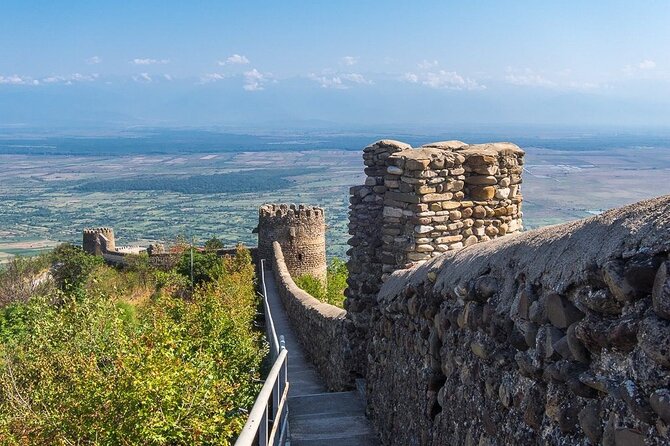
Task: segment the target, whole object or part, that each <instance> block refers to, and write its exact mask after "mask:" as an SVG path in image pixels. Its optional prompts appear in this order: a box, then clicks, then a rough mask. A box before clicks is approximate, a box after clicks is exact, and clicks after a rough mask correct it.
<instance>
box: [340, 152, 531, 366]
mask: <svg viewBox="0 0 670 446" xmlns="http://www.w3.org/2000/svg"><path fill="white" fill-rule="evenodd" d="M523 157H524V152H523V150H521V149H520V148H519V147H518V146H516V145H514V144H512V143H505V142H503V143H490V144H474V145H469V144H466V143H464V142H462V141H441V142H436V143H431V144H426V145H424V146H421V147H419V148H412V147H411V146H410V145H409V144H405V143H402V142H399V141H393V140H382V141H378V142H376V143H374V144H371V145H370V146H368V147H366V148H365V149H363V162H364V164H365V166H366V167H365V173H366V175H367V177H366V179H365V183H364V184H363V185H361V186H356V187H352V188H351V190H350V194H351V195H350V211H349V233H350V234H351V239H350V240H349V245H350V246H351V249H350V250H349V251H348V254H349V256H350V257H349V262H348V264H347V266H348V269H349V279H348V285H349V288H348V289H347V301H346V306H347V309H348V310H349V313H348V317H349V318H350V319H351V321H352V322H353V324H352V325H351V327H352V330H353V332H352V334H351V338H352V348H353V349H354V351H355V355H356V356H357V358H358V360H357V361H355V363H356V364H357V365H358V366H360V367H362V366H363V364H365V357H366V353H365V349H366V348H367V344H368V341H369V339H368V338H369V336H368V334H367V330H368V327H369V325H370V318H371V316H372V311H373V307H374V306H375V304H376V296H377V293H378V291H379V289H380V287H381V286H382V284H383V283H384V281H385V280H387V278H388V277H389V275H390V274H391V273H393V272H394V271H397V270H399V269H406V268H409V267H412V266H413V265H416V264H421V263H423V262H426V261H428V260H430V259H432V258H434V257H437V256H440V255H442V254H444V253H445V252H448V251H454V250H459V249H462V248H464V247H467V246H471V245H473V244H475V243H479V242H483V241H487V240H491V239H494V238H497V237H500V236H504V235H507V234H513V233H516V232H519V231H521V230H522V227H523V225H522V220H521V217H522V212H521V205H522V195H521V191H520V184H521V173H522V170H523ZM360 373H361V374H363V371H362V370H361V371H360Z"/></svg>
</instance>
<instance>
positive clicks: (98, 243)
mask: <svg viewBox="0 0 670 446" xmlns="http://www.w3.org/2000/svg"><path fill="white" fill-rule="evenodd" d="M82 248H83V249H84V251H85V252H87V253H89V254H92V255H103V254H105V253H107V252H115V251H116V240H115V238H114V229H113V228H110V227H99V228H86V229H84V231H83V234H82Z"/></svg>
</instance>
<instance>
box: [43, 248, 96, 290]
mask: <svg viewBox="0 0 670 446" xmlns="http://www.w3.org/2000/svg"><path fill="white" fill-rule="evenodd" d="M51 258H52V262H53V277H54V280H55V282H56V285H57V286H58V288H60V289H61V290H63V291H70V290H73V289H75V288H79V287H81V286H82V285H83V284H85V283H86V282H87V280H88V278H89V276H90V274H91V273H92V272H93V271H94V270H95V269H96V268H97V267H99V266H101V265H103V264H104V260H103V258H102V257H99V256H93V255H90V254H88V253H86V252H84V250H83V249H81V248H79V247H77V246H73V245H71V244H69V243H63V244H61V245H59V246H58V247H57V248H56V249H54V250H53V252H52V253H51Z"/></svg>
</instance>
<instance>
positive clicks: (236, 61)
mask: <svg viewBox="0 0 670 446" xmlns="http://www.w3.org/2000/svg"><path fill="white" fill-rule="evenodd" d="M249 63H250V61H249V59H248V58H247V56H243V55H241V54H233V55H232V56H229V57H227V58H226V60H220V61H219V62H218V64H219V65H221V66H224V65H248V64H249Z"/></svg>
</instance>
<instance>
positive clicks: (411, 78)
mask: <svg viewBox="0 0 670 446" xmlns="http://www.w3.org/2000/svg"><path fill="white" fill-rule="evenodd" d="M402 80H404V81H407V82H410V83H412V84H417V83H418V82H419V75H418V74H416V73H405V74H403V76H402Z"/></svg>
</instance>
